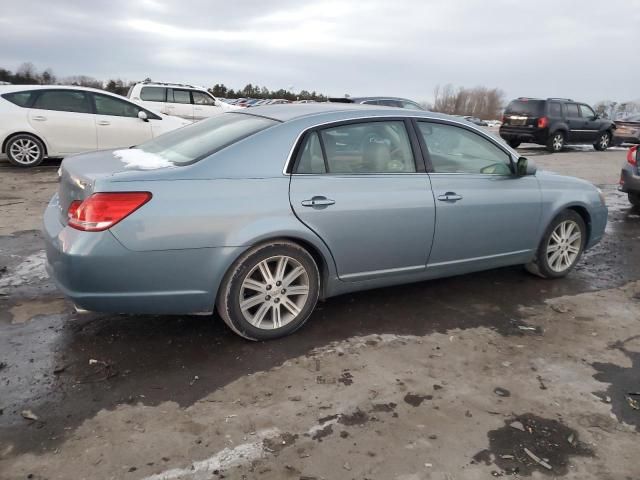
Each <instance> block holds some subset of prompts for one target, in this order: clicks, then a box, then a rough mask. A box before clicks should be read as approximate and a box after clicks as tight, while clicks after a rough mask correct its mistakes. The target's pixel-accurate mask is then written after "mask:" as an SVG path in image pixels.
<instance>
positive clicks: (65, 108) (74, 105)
mask: <svg viewBox="0 0 640 480" xmlns="http://www.w3.org/2000/svg"><path fill="white" fill-rule="evenodd" d="M32 108H39V109H42V110H56V111H59V112H74V113H92V109H91V107H90V105H89V97H88V95H87V94H86V93H85V92H80V91H78V90H45V91H43V92H41V93H40V94H39V95H38V98H36V101H35V102H34V104H33V107H32Z"/></svg>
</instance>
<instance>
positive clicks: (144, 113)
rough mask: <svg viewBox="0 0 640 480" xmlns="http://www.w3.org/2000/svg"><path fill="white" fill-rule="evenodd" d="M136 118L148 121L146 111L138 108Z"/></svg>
mask: <svg viewBox="0 0 640 480" xmlns="http://www.w3.org/2000/svg"><path fill="white" fill-rule="evenodd" d="M138 118H139V119H140V120H142V121H143V122H148V121H149V117H147V112H145V111H144V110H140V111H139V112H138Z"/></svg>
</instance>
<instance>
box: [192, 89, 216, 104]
mask: <svg viewBox="0 0 640 480" xmlns="http://www.w3.org/2000/svg"><path fill="white" fill-rule="evenodd" d="M191 95H192V96H193V103H194V104H196V105H215V104H216V102H215V101H214V100H213V98H211V97H210V96H209V95H207V94H206V93H203V92H195V91H192V92H191Z"/></svg>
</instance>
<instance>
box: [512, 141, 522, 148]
mask: <svg viewBox="0 0 640 480" xmlns="http://www.w3.org/2000/svg"><path fill="white" fill-rule="evenodd" d="M520 143H521V142H520V140H509V146H510V147H511V148H518V147H519V146H520Z"/></svg>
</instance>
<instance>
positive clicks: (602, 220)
mask: <svg viewBox="0 0 640 480" xmlns="http://www.w3.org/2000/svg"><path fill="white" fill-rule="evenodd" d="M589 213H590V214H591V226H590V230H591V231H590V235H589V242H588V243H587V245H586V246H585V249H589V248H591V247H593V246H594V245H597V244H598V243H599V242H600V240H602V237H603V236H604V231H605V229H606V228H607V219H608V216H609V209H608V208H607V206H606V205H601V206H599V207H597V208H593V209H591V210H590V212H589Z"/></svg>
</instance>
